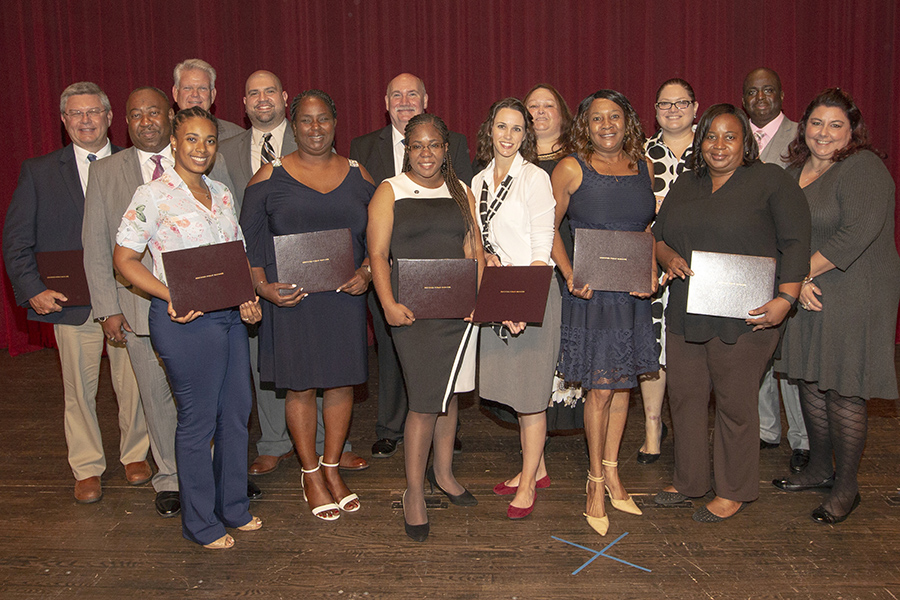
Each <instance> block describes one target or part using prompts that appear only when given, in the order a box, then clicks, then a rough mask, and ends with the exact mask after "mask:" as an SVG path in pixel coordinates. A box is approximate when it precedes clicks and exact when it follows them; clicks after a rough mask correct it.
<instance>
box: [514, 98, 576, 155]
mask: <svg viewBox="0 0 900 600" xmlns="http://www.w3.org/2000/svg"><path fill="white" fill-rule="evenodd" d="M540 89H544V90H547V91H548V92H550V93H551V94H553V97H554V98H556V106H557V108H558V109H559V115H560V116H561V117H562V124H561V125H560V128H559V139H557V140H556V142H554V144H553V145H554V147H558V149H557V150H556V152H555V154H561V155H566V154H569V150H570V148H569V136H570V135H571V131H572V111H571V110H569V105H568V103H566V99H565V98H563V97H562V94H560V93H559V91H558V90H557V89H556V88H555V87H553V86H552V85H550V84H549V83H538V84H537V85H535V86H534V87H533V88H531V89H530V90H528V93H527V94H525V98H524V99H523V100H522V104H524V105H525V108H528V98H529V97H531V94H533V93H534V92H536V91H537V90H540ZM529 112H530V111H529Z"/></svg>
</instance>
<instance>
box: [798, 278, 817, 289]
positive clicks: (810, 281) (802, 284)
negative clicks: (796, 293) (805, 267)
mask: <svg viewBox="0 0 900 600" xmlns="http://www.w3.org/2000/svg"><path fill="white" fill-rule="evenodd" d="M813 279H814V277H811V276H806V277H804V278H803V283H801V284H800V287H801V288H802V287H803V286H804V285H806V284H807V283H812V282H813Z"/></svg>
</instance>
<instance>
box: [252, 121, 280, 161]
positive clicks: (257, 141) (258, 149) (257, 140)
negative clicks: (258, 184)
mask: <svg viewBox="0 0 900 600" xmlns="http://www.w3.org/2000/svg"><path fill="white" fill-rule="evenodd" d="M286 128H287V119H282V120H281V125H279V126H278V127H276V128H275V129H273V130H272V131H268V132H266V131H261V130H259V129H257V128H256V127H251V128H250V131H251V132H252V133H251V134H250V172H251V173H256V172H257V171H258V170H259V168H260V167H261V166H262V146H263V136H264V135H266V133H271V134H272V137H271V138H270V139H269V143H270V144H271V145H272V153H273V155H274V156H275V157H276V158H277V157H279V156H281V142H282V141H283V140H284V130H285V129H286Z"/></svg>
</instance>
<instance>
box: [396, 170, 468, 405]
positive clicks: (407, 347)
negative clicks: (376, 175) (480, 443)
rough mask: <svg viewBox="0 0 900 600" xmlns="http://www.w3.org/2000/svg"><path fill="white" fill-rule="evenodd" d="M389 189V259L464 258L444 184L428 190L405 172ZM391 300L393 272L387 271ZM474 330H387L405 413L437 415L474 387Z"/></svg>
mask: <svg viewBox="0 0 900 600" xmlns="http://www.w3.org/2000/svg"><path fill="white" fill-rule="evenodd" d="M385 181H387V182H388V183H389V184H390V185H391V187H392V188H393V190H394V229H393V232H392V235H391V257H392V259H393V260H397V259H398V258H465V250H464V244H465V237H466V224H465V221H464V220H463V215H462V213H461V212H460V210H459V207H458V206H457V204H456V202H455V201H454V200H453V198H452V197H451V196H450V191H449V190H448V189H447V185H446V184H444V185H442V186H441V187H439V188H437V189H429V188H425V187H422V186H419V185H417V184H415V183H414V182H413V181H412V180H411V179H410V178H409V177H407V175H406V174H405V173H401V174H400V175H397V176H395V177H391V178H390V179H386V180H385ZM391 286H392V288H393V292H394V297H395V298H396V297H397V269H393V270H392V272H391ZM473 332H474V328H473V327H472V326H471V325H470V324H469V323H466V322H465V321H463V320H462V319H421V320H416V321H415V322H414V323H413V324H412V325H408V326H401V327H391V336H392V337H393V338H394V347H395V348H396V350H397V356H398V358H399V359H400V367H401V369H402V370H403V379H404V381H405V382H406V394H407V397H408V399H409V409H410V410H414V411H416V412H421V413H440V412H445V411H446V409H447V402H448V401H449V400H450V396H451V395H452V394H453V393H455V392H464V391H469V390H471V389H474V387H475V347H476V342H475V335H473Z"/></svg>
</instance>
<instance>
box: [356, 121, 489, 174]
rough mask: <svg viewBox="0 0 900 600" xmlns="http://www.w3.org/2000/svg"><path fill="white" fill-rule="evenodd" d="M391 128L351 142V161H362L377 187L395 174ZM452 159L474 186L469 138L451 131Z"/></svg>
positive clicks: (459, 172)
mask: <svg viewBox="0 0 900 600" xmlns="http://www.w3.org/2000/svg"><path fill="white" fill-rule="evenodd" d="M391 127H393V125H388V126H387V127H384V128H382V129H378V130H376V131H373V132H371V133H367V134H366V135H361V136H359V137H358V138H354V139H353V141H352V142H350V158H352V159H353V160H356V161H359V162H360V163H361V164H362V165H363V166H364V167H365V168H366V170H367V171H368V172H369V174H370V175H372V178H373V179H374V180H375V185H378V184H380V183H381V182H382V181H384V180H385V179H387V178H389V177H393V176H394V175H397V173H394V150H393V148H392V145H393V138H392V137H391ZM450 159H451V160H452V161H453V169H454V170H455V171H456V174H457V175H458V176H459V178H460V179H461V180H463V181H464V182H465V183H466V185H471V184H472V175H473V173H472V161H471V160H470V159H469V146H468V143H467V142H466V136H464V135H463V134H461V133H456V132H455V131H451V132H450Z"/></svg>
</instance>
